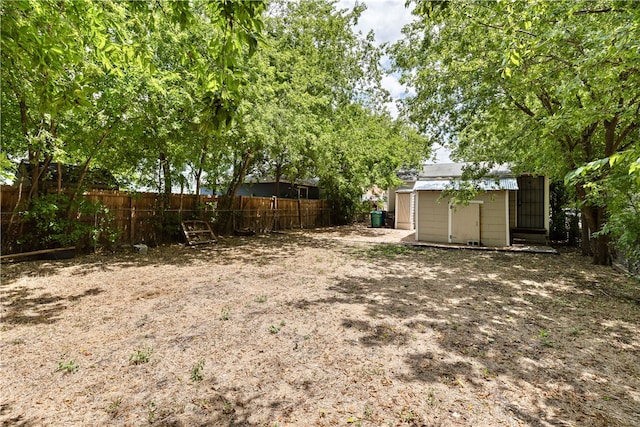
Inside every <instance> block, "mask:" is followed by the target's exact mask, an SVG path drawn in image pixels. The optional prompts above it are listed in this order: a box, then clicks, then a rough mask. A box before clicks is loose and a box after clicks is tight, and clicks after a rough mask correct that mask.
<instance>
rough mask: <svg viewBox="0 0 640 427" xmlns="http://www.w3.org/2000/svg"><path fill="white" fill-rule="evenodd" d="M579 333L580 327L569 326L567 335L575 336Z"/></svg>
mask: <svg viewBox="0 0 640 427" xmlns="http://www.w3.org/2000/svg"><path fill="white" fill-rule="evenodd" d="M579 334H580V328H570V329H569V335H572V336H574V337H575V336H577V335H579Z"/></svg>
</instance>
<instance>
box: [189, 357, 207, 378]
mask: <svg viewBox="0 0 640 427" xmlns="http://www.w3.org/2000/svg"><path fill="white" fill-rule="evenodd" d="M203 369H204V360H200V361H199V362H198V363H196V364H195V365H193V368H192V369H191V381H194V382H197V381H202V380H203V379H204V374H203V373H202V371H203Z"/></svg>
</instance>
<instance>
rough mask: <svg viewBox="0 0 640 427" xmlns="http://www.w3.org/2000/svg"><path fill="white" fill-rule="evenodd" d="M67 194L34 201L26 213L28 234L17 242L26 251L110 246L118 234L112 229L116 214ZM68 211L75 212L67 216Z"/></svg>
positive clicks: (96, 203) (100, 205)
mask: <svg viewBox="0 0 640 427" xmlns="http://www.w3.org/2000/svg"><path fill="white" fill-rule="evenodd" d="M70 203H72V202H71V200H70V199H69V197H68V196H67V195H64V194H62V195H57V194H49V195H46V196H41V197H39V198H37V199H33V200H32V201H31V204H30V206H29V208H28V210H26V211H25V212H24V214H23V215H24V217H23V219H24V227H25V233H24V234H23V235H22V236H21V237H20V239H19V240H18V244H20V245H22V247H23V249H25V250H35V249H48V248H56V247H67V246H76V247H77V248H79V249H82V248H89V247H91V248H94V249H95V248H96V247H98V246H99V247H107V248H108V247H110V245H111V244H113V243H114V242H115V241H116V239H117V237H118V232H117V231H116V230H115V229H113V228H112V227H111V223H112V221H113V215H112V214H111V213H110V212H109V210H108V209H107V208H106V207H105V206H104V205H102V204H101V203H99V202H95V203H94V202H91V201H90V200H87V199H84V198H81V199H78V201H76V202H73V205H74V206H73V207H69V206H70ZM68 209H70V210H72V211H73V212H75V214H74V215H73V216H69V215H68Z"/></svg>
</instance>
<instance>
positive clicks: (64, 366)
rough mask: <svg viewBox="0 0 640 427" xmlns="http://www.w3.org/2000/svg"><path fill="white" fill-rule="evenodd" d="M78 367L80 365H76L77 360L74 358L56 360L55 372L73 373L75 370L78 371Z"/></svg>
mask: <svg viewBox="0 0 640 427" xmlns="http://www.w3.org/2000/svg"><path fill="white" fill-rule="evenodd" d="M78 369H80V365H78V362H76V361H75V360H69V361H68V362H58V368H57V369H56V372H60V371H62V372H64V373H65V374H73V373H75V372H78Z"/></svg>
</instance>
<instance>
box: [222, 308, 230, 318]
mask: <svg viewBox="0 0 640 427" xmlns="http://www.w3.org/2000/svg"><path fill="white" fill-rule="evenodd" d="M230 318H231V309H230V308H229V307H224V308H223V309H222V314H221V315H220V320H225V321H226V320H229V319H230Z"/></svg>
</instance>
